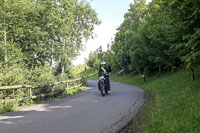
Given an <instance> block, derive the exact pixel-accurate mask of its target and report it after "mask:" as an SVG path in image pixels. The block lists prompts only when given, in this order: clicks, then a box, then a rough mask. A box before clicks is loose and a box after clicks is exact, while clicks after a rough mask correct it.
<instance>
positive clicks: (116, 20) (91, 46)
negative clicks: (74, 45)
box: [73, 0, 151, 65]
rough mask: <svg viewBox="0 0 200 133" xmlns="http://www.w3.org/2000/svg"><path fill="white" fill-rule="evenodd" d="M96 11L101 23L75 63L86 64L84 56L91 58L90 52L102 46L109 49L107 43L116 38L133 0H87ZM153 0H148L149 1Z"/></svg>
mask: <svg viewBox="0 0 200 133" xmlns="http://www.w3.org/2000/svg"><path fill="white" fill-rule="evenodd" d="M86 1H88V2H89V3H90V5H91V7H92V8H93V9H94V10H95V11H96V13H97V17H98V18H99V20H100V21H101V24H100V25H98V26H95V28H94V34H95V36H96V37H95V38H94V39H90V40H89V41H88V42H86V44H85V50H84V51H82V52H81V54H80V56H78V57H77V58H76V59H75V60H74V61H73V65H79V64H84V63H85V62H84V58H87V59H88V58H89V53H90V52H91V51H95V50H96V49H97V48H99V47H100V46H102V49H103V51H106V50H107V44H111V42H112V40H114V37H115V34H116V32H117V31H116V29H117V27H119V26H120V24H121V23H123V20H124V14H125V13H126V12H127V11H128V9H129V5H130V3H131V2H133V0H86ZM149 1H151V0H147V2H149Z"/></svg>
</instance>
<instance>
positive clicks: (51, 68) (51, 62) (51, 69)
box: [50, 41, 54, 73]
mask: <svg viewBox="0 0 200 133" xmlns="http://www.w3.org/2000/svg"><path fill="white" fill-rule="evenodd" d="M53 47H54V41H53V43H52V45H51V60H50V73H52V72H53Z"/></svg>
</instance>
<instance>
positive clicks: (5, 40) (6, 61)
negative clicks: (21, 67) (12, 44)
mask: <svg viewBox="0 0 200 133" xmlns="http://www.w3.org/2000/svg"><path fill="white" fill-rule="evenodd" d="M4 43H5V45H6V44H7V32H6V21H5V19H4ZM5 63H6V67H7V66H8V50H7V47H6V51H5Z"/></svg>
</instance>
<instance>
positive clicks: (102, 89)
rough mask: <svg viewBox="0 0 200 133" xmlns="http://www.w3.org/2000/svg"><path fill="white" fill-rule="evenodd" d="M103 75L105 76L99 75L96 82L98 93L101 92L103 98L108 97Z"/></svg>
mask: <svg viewBox="0 0 200 133" xmlns="http://www.w3.org/2000/svg"><path fill="white" fill-rule="evenodd" d="M104 75H105V73H104V72H101V73H99V76H100V79H99V82H98V87H99V91H100V92H101V95H102V96H103V97H104V96H105V95H108V83H107V82H106V79H105V77H104Z"/></svg>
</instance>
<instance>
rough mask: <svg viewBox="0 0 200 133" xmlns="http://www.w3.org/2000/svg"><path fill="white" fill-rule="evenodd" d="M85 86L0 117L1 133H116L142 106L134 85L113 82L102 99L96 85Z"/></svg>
mask: <svg viewBox="0 0 200 133" xmlns="http://www.w3.org/2000/svg"><path fill="white" fill-rule="evenodd" d="M88 86H89V87H88V88H87V89H86V90H85V91H83V92H80V93H79V94H76V95H73V96H69V97H66V98H63V99H59V100H56V101H53V102H48V103H44V104H39V105H35V106H31V107H27V108H24V109H21V110H19V111H15V112H9V113H4V114H0V133H116V132H118V131H119V129H121V128H122V127H124V126H125V125H126V124H127V123H128V122H129V121H130V120H131V119H132V118H133V117H134V116H135V115H136V113H137V112H138V111H139V109H140V108H141V106H142V105H143V102H144V92H143V90H142V89H140V88H138V87H136V86H133V85H128V84H122V83H116V82H112V83H111V92H110V94H109V95H107V96H105V97H102V96H101V95H100V92H99V91H98V90H97V81H92V80H90V81H88Z"/></svg>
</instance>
